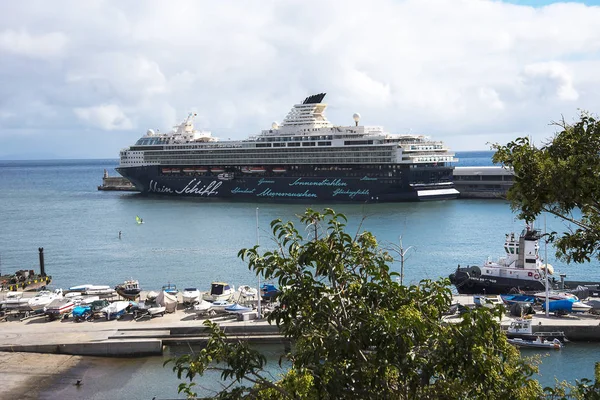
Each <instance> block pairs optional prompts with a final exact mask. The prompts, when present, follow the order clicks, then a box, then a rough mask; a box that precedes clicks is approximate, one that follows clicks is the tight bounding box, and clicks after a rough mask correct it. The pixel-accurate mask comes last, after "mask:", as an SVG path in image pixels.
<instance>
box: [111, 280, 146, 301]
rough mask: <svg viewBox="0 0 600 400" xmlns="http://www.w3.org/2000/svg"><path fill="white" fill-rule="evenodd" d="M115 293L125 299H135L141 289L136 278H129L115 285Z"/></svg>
mask: <svg viewBox="0 0 600 400" xmlns="http://www.w3.org/2000/svg"><path fill="white" fill-rule="evenodd" d="M115 290H116V291H117V293H118V294H119V295H120V296H121V297H124V298H126V299H135V298H136V297H138V296H139V295H140V292H141V291H142V290H141V289H140V283H139V282H138V281H137V280H134V279H130V280H127V281H125V282H123V283H122V284H120V285H117V286H116V287H115Z"/></svg>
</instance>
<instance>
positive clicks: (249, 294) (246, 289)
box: [238, 285, 258, 300]
mask: <svg viewBox="0 0 600 400" xmlns="http://www.w3.org/2000/svg"><path fill="white" fill-rule="evenodd" d="M238 292H240V298H242V299H244V300H256V299H257V296H258V290H257V289H256V288H253V287H251V286H248V285H242V286H240V287H238Z"/></svg>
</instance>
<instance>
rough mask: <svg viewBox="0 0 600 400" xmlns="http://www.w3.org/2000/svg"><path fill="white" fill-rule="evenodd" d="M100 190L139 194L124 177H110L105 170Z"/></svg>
mask: <svg viewBox="0 0 600 400" xmlns="http://www.w3.org/2000/svg"><path fill="white" fill-rule="evenodd" d="M98 190H118V191H125V192H138V190H137V189H136V187H135V186H134V185H133V184H132V183H131V182H130V181H129V179H127V178H124V177H122V176H108V171H107V170H104V176H103V177H102V185H100V186H98Z"/></svg>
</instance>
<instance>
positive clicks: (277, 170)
mask: <svg viewBox="0 0 600 400" xmlns="http://www.w3.org/2000/svg"><path fill="white" fill-rule="evenodd" d="M286 171H287V170H286V169H285V168H280V167H275V168H273V172H274V173H276V174H283V173H285V172H286Z"/></svg>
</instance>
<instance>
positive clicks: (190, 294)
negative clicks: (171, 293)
mask: <svg viewBox="0 0 600 400" xmlns="http://www.w3.org/2000/svg"><path fill="white" fill-rule="evenodd" d="M181 297H182V299H183V304H186V305H189V304H194V303H196V302H197V301H198V299H199V298H200V291H199V290H198V289H197V288H185V289H183V292H182V293H181Z"/></svg>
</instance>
